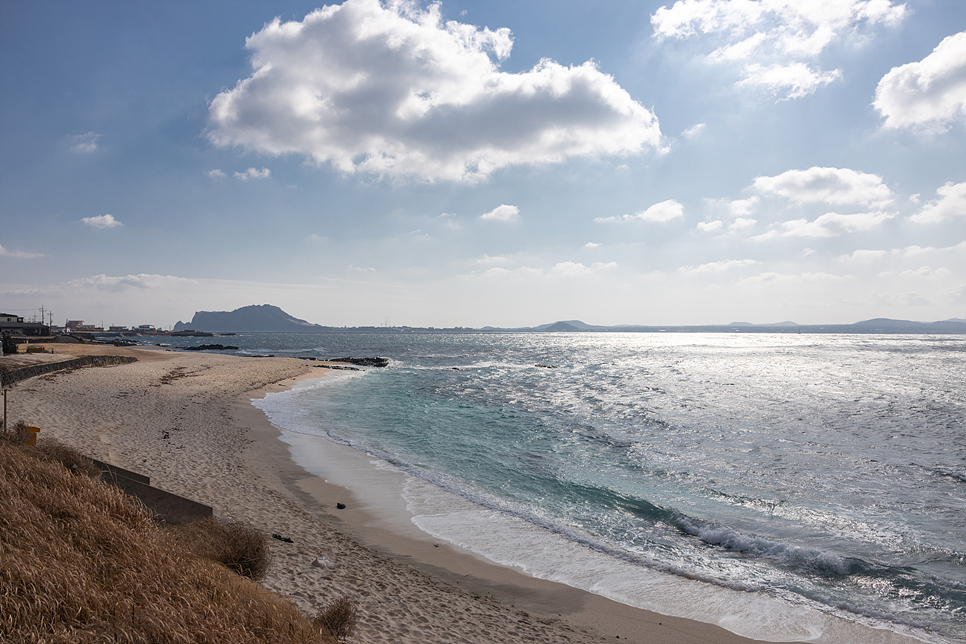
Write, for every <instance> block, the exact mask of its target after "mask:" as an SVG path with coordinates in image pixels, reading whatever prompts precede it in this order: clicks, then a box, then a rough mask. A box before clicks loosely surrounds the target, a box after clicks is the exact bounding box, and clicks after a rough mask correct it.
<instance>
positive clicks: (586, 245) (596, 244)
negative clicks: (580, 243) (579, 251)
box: [584, 242, 600, 248]
mask: <svg viewBox="0 0 966 644" xmlns="http://www.w3.org/2000/svg"><path fill="white" fill-rule="evenodd" d="M599 246H600V244H598V243H597V242H587V243H586V244H584V248H597V247H599Z"/></svg>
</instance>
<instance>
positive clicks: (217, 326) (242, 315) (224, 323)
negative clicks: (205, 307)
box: [174, 304, 323, 333]
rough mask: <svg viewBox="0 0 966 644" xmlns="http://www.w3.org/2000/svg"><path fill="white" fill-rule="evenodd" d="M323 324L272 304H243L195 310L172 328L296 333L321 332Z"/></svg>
mask: <svg viewBox="0 0 966 644" xmlns="http://www.w3.org/2000/svg"><path fill="white" fill-rule="evenodd" d="M322 328H323V327H321V326H319V325H318V324H312V323H310V322H306V321H305V320H300V319H298V318H296V317H293V316H291V315H289V314H288V313H286V312H285V311H283V310H282V309H280V308H278V307H277V306H272V305H271V304H262V305H260V306H259V305H257V304H253V305H251V306H243V307H242V308H240V309H235V310H234V311H197V312H196V313H195V316H194V317H193V318H191V322H188V323H187V324H186V323H184V322H182V321H181V320H178V323H177V324H175V325H174V330H175V331H185V330H189V329H190V330H192V331H213V332H215V333H218V332H239V331H252V332H257V331H264V332H275V333H298V332H306V331H321V330H322Z"/></svg>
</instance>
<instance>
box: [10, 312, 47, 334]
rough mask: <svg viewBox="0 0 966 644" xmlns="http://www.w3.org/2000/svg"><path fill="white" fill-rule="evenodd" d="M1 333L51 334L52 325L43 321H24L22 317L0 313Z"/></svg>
mask: <svg viewBox="0 0 966 644" xmlns="http://www.w3.org/2000/svg"><path fill="white" fill-rule="evenodd" d="M0 333H9V334H10V335H14V336H17V335H31V336H42V335H50V327H49V326H47V325H46V324H44V323H43V322H24V319H23V318H22V317H19V316H16V315H11V314H9V313H0Z"/></svg>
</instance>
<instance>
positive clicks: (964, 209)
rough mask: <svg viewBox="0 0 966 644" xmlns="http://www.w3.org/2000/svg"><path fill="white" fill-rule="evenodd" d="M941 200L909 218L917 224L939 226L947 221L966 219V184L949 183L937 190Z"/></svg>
mask: <svg viewBox="0 0 966 644" xmlns="http://www.w3.org/2000/svg"><path fill="white" fill-rule="evenodd" d="M936 194H937V195H939V198H938V199H936V200H935V201H930V202H929V203H928V204H926V205H925V206H924V207H923V208H922V210H920V211H919V212H917V213H916V214H914V215H913V216H911V217H909V220H910V221H912V222H914V223H917V224H937V223H939V222H941V221H945V220H947V219H954V218H956V217H966V182H963V183H952V182H949V183H947V184H946V185H944V186H942V187H941V188H939V189H938V190H936Z"/></svg>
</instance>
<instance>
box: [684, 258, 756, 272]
mask: <svg viewBox="0 0 966 644" xmlns="http://www.w3.org/2000/svg"><path fill="white" fill-rule="evenodd" d="M757 263H758V262H757V261H755V260H753V259H728V260H722V261H720V262H710V263H708V264H701V265H700V266H682V267H681V268H679V269H678V270H679V271H680V272H682V273H723V272H725V271H727V270H729V269H732V268H743V267H745V266H754V265H755V264H757Z"/></svg>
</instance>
